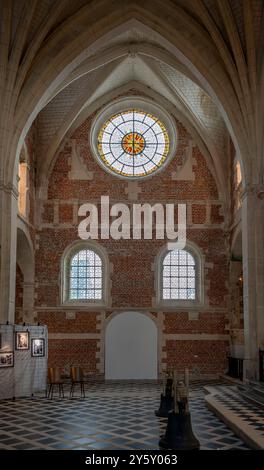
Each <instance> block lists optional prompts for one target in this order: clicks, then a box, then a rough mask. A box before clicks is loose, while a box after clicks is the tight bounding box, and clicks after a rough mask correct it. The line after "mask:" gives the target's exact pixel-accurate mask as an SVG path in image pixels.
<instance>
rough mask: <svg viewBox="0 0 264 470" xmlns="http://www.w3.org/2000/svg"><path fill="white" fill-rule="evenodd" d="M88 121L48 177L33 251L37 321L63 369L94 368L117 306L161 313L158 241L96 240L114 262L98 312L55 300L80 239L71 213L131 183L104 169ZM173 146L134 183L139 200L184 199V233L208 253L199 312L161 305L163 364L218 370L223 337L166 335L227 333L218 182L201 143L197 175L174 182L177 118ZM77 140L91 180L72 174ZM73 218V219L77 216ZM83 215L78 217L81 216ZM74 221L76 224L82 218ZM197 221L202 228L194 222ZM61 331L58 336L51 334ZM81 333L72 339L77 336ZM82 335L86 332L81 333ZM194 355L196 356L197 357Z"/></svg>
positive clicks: (184, 140) (183, 142) (182, 143)
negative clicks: (156, 167)
mask: <svg viewBox="0 0 264 470" xmlns="http://www.w3.org/2000/svg"><path fill="white" fill-rule="evenodd" d="M90 126H91V119H87V120H86V121H85V122H84V123H83V124H82V125H81V126H80V127H79V128H78V129H77V130H75V132H74V133H73V135H72V136H71V137H70V138H69V140H68V141H67V142H65V144H64V147H61V148H62V150H61V151H60V152H59V154H58V155H57V158H56V160H55V163H54V166H53V169H52V171H51V174H50V178H49V186H48V197H47V200H46V201H44V203H43V207H42V209H41V226H40V227H39V230H38V238H39V242H38V248H37V250H36V282H37V284H36V305H35V308H36V312H37V315H38V320H39V321H40V322H41V323H43V324H44V323H45V324H47V325H48V329H49V333H50V335H51V337H50V340H49V362H50V365H53V366H60V367H63V368H66V369H67V368H68V367H69V366H70V365H81V366H83V367H84V368H85V369H86V370H87V371H88V370H89V371H93V372H97V373H98V372H99V359H98V353H99V351H100V349H103V348H102V344H101V343H100V341H101V339H100V334H101V321H100V320H101V319H102V318H103V317H104V316H105V315H106V316H108V315H109V313H111V312H112V311H113V310H115V309H119V308H120V309H122V308H123V309H127V310H129V309H131V308H137V309H143V308H144V309H146V310H149V311H152V312H154V313H155V314H157V312H160V311H161V310H160V308H159V307H158V306H155V301H153V298H155V281H154V264H155V258H156V256H157V253H158V251H159V249H160V248H161V247H162V246H163V245H164V241H162V240H155V239H153V240H120V241H115V240H112V239H110V240H101V241H99V242H100V243H101V244H102V245H103V246H104V247H105V249H106V251H107V253H108V256H109V261H110V263H111V265H112V272H111V285H112V287H111V299H112V300H111V302H112V303H111V305H109V306H108V308H106V309H101V310H100V311H98V312H92V311H89V309H87V311H80V309H78V308H74V307H73V308H71V312H73V313H74V314H75V315H76V316H75V319H68V318H66V312H67V309H66V308H64V307H63V306H62V305H61V303H60V285H61V279H60V276H61V273H60V269H61V259H62V255H63V252H64V250H65V249H66V248H67V246H68V245H69V244H70V243H72V242H73V241H75V240H78V239H79V238H78V230H77V229H78V224H77V223H76V211H77V209H78V207H79V206H80V205H81V204H82V203H84V202H91V203H95V204H98V202H99V200H100V197H101V196H102V195H109V197H110V204H113V203H116V202H124V203H127V204H131V201H128V195H127V190H128V183H127V181H125V180H122V179H118V178H117V177H114V176H111V175H110V174H108V173H107V172H105V171H104V170H103V169H102V168H101V167H100V166H99V165H98V163H97V162H96V160H95V159H94V158H93V156H92V154H91V150H90V148H89V144H88V142H89V131H90ZM177 127H178V136H179V141H178V146H177V151H176V155H175V157H174V158H173V159H172V160H171V162H170V163H169V165H168V166H167V167H166V169H165V170H164V171H162V172H160V173H159V174H158V175H156V176H155V175H153V176H152V177H151V178H148V179H146V180H142V181H139V182H138V187H139V189H140V192H139V195H138V201H137V203H140V202H142V203H143V202H144V203H145V202H149V203H151V204H154V203H156V202H159V203H163V204H166V203H169V202H170V203H176V202H177V201H179V202H186V203H188V212H189V215H188V220H189V227H188V233H187V235H188V238H189V239H190V240H191V241H193V242H194V243H196V244H197V246H198V247H199V248H200V250H201V252H202V253H203V256H204V258H205V272H204V283H205V288H204V290H205V305H204V306H203V307H201V308H198V309H197V310H196V311H197V313H198V314H199V315H198V320H191V319H188V310H186V311H183V310H182V309H177V308H175V309H173V310H172V311H170V312H168V311H166V310H164V327H160V328H162V331H161V333H162V335H165V336H164V337H163V338H164V347H163V359H162V361H163V363H164V365H165V367H168V368H170V367H172V366H177V367H179V368H181V369H182V368H183V367H184V366H185V365H186V366H190V367H191V366H192V364H193V361H194V362H195V365H197V366H199V368H200V371H201V373H208V374H209V373H217V372H223V371H224V370H225V368H226V348H227V345H228V342H227V341H224V340H222V339H221V340H217V339H215V340H208V339H205V340H200V339H199V340H197V339H195V340H192V339H191V340H176V341H175V340H171V339H166V338H167V337H166V335H177V334H199V335H202V334H211V335H212V334H213V335H223V334H224V333H225V322H226V315H227V298H228V287H227V286H228V256H227V250H228V242H226V238H225V236H224V230H223V222H224V215H223V211H222V204H221V201H220V200H219V198H218V191H217V187H216V183H215V181H214V179H213V177H212V175H211V173H210V171H209V169H208V166H207V164H206V160H205V158H204V157H203V155H202V154H201V152H200V151H199V149H198V147H194V148H193V162H194V163H193V171H194V175H195V180H194V181H175V180H174V179H173V178H172V173H174V172H175V171H176V169H177V165H179V164H181V162H182V159H183V155H184V149H185V148H186V147H187V146H188V145H189V144H188V142H189V139H190V135H189V134H188V132H187V131H186V129H185V128H184V127H183V125H182V124H181V123H179V122H177ZM73 140H74V141H75V142H76V144H77V145H82V151H81V159H82V163H83V165H84V167H86V168H87V170H88V171H89V172H90V173H93V178H92V179H91V180H81V181H80V180H71V179H69V171H70V169H71V142H72V141H73ZM74 217H75V219H74ZM80 220H81V219H79V221H80ZM79 221H78V222H79ZM197 225H199V226H197ZM58 334H61V335H63V338H62V337H60V338H59V337H58V336H56V335H58ZM80 334H82V335H83V336H80V337H78V339H76V335H80ZM86 336H87V337H86ZM194 358H195V360H194Z"/></svg>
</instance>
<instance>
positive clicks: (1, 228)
mask: <svg viewBox="0 0 264 470" xmlns="http://www.w3.org/2000/svg"><path fill="white" fill-rule="evenodd" d="M17 198H18V192H17V190H16V188H14V186H13V185H4V184H3V183H1V182H0V246H1V248H0V249H1V251H0V323H6V322H7V321H9V323H14V319H15V290H16V237H17V230H16V221H17Z"/></svg>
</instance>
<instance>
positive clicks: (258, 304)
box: [242, 186, 264, 380]
mask: <svg viewBox="0 0 264 470" xmlns="http://www.w3.org/2000/svg"><path fill="white" fill-rule="evenodd" d="M263 196H264V190H262V188H260V187H259V186H253V187H252V186H250V187H248V188H246V190H245V192H244V194H243V196H242V252H243V277H244V334H245V361H244V378H245V379H249V380H250V379H252V380H258V378H259V348H263V347H264V199H263Z"/></svg>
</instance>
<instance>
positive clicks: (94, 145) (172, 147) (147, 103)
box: [90, 95, 178, 181]
mask: <svg viewBox="0 0 264 470" xmlns="http://www.w3.org/2000/svg"><path fill="white" fill-rule="evenodd" d="M132 108H135V109H140V110H141V111H143V112H146V113H150V114H152V115H154V116H155V117H157V118H158V119H159V120H160V121H161V122H162V124H163V125H164V126H165V128H166V132H167V134H168V137H169V151H168V154H167V156H166V159H165V161H164V162H163V164H162V165H161V166H160V167H159V168H158V169H157V170H155V171H153V172H152V173H149V174H147V175H144V176H137V175H136V176H132V175H130V176H125V175H122V174H118V173H116V172H114V171H113V170H111V168H110V167H108V166H107V165H106V164H105V162H103V160H102V158H101V156H100V154H99V151H98V135H99V133H100V130H101V128H102V126H103V125H104V124H105V122H106V121H107V120H108V119H110V118H111V117H112V116H114V115H115V114H119V113H122V112H124V111H127V110H128V109H132ZM177 144H178V131H177V127H176V123H175V121H174V119H173V117H172V116H171V115H170V114H169V113H168V112H167V111H166V110H165V109H164V108H163V107H162V106H160V105H159V104H157V103H154V102H153V101H151V100H150V99H147V98H145V97H142V96H138V95H133V96H129V97H124V98H119V99H116V100H113V101H112V102H111V103H110V104H108V105H107V106H105V107H104V108H103V109H102V110H100V112H99V113H98V114H97V115H96V116H95V118H94V119H93V122H92V126H91V131H90V148H91V150H92V154H93V156H94V158H95V160H96V162H97V163H98V164H99V165H100V167H101V168H102V169H103V170H104V171H105V172H107V173H109V174H110V175H112V176H113V177H116V178H120V179H123V180H126V181H129V180H131V181H133V180H137V181H142V180H145V179H147V178H151V177H152V176H154V175H155V176H156V175H157V174H158V173H159V172H161V171H163V169H165V168H166V166H167V165H168V164H169V162H170V161H171V160H172V158H173V157H174V156H175V152H176V148H177Z"/></svg>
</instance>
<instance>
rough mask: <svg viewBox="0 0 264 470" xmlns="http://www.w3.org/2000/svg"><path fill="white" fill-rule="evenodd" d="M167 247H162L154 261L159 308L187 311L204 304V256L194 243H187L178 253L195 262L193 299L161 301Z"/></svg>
mask: <svg viewBox="0 0 264 470" xmlns="http://www.w3.org/2000/svg"><path fill="white" fill-rule="evenodd" d="M169 251H170V250H168V248H167V246H164V247H162V249H161V250H160V252H159V254H158V256H157V259H156V269H155V270H156V300H157V304H158V305H159V306H165V307H187V308H188V309H190V308H192V307H194V308H197V306H201V305H203V304H204V256H203V255H202V253H201V251H200V249H199V248H198V247H197V246H196V245H194V243H192V242H190V241H188V242H187V243H186V246H185V248H183V249H182V250H180V251H186V252H187V253H189V254H190V255H191V256H192V257H193V259H194V262H195V299H163V262H164V259H165V257H166V255H167V254H168V253H169Z"/></svg>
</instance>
